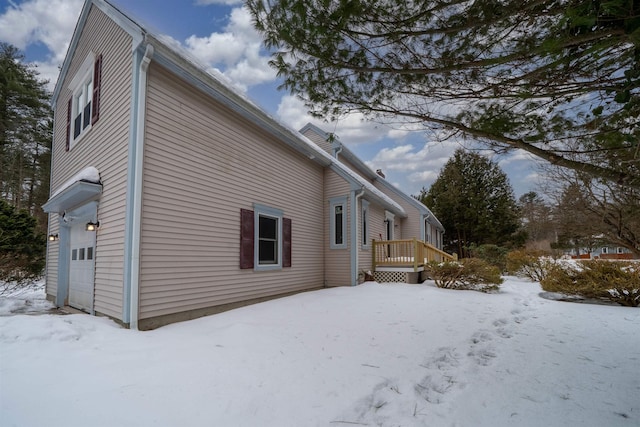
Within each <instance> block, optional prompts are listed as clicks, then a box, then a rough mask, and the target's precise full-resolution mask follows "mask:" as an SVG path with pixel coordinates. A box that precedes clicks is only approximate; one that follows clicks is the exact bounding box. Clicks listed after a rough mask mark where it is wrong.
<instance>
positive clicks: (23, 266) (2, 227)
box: [0, 199, 46, 293]
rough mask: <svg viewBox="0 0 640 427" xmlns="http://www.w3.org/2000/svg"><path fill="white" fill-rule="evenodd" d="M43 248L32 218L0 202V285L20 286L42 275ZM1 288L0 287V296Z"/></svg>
mask: <svg viewBox="0 0 640 427" xmlns="http://www.w3.org/2000/svg"><path fill="white" fill-rule="evenodd" d="M45 248H46V242H45V235H44V234H43V233H40V232H38V231H37V228H36V220H35V218H34V217H32V216H31V215H29V213H28V212H27V211H26V210H24V209H23V210H18V209H16V208H15V207H14V206H12V205H10V204H9V203H8V202H7V201H5V200H3V199H0V282H3V281H7V282H10V281H17V282H18V283H21V282H24V281H27V280H31V279H33V278H35V277H38V276H39V275H41V274H42V270H43V268H44V263H45V258H44V255H45ZM4 289H6V288H5V287H0V293H2V291H3V290H4Z"/></svg>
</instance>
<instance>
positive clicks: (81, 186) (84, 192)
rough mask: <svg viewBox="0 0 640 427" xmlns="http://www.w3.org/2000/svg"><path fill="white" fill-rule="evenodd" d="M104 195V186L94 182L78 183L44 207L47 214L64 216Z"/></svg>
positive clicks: (57, 195)
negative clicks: (66, 212)
mask: <svg viewBox="0 0 640 427" xmlns="http://www.w3.org/2000/svg"><path fill="white" fill-rule="evenodd" d="M101 193H102V184H96V183H94V182H87V181H76V182H74V183H73V184H71V185H70V186H68V187H67V188H65V189H64V190H62V191H60V192H59V193H57V194H55V195H54V196H53V197H51V198H50V199H49V200H48V201H47V203H45V204H44V205H42V209H43V210H44V211H45V212H46V213H59V214H62V213H64V212H65V211H67V210H70V209H73V208H75V207H77V206H80V205H82V204H84V203H87V202H89V201H92V200H96V199H98V198H99V197H100V194H101Z"/></svg>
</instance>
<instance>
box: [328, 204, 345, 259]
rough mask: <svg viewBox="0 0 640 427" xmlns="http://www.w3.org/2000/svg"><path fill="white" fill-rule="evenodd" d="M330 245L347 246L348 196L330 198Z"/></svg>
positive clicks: (332, 247) (339, 247) (336, 246)
mask: <svg viewBox="0 0 640 427" xmlns="http://www.w3.org/2000/svg"><path fill="white" fill-rule="evenodd" d="M329 218H330V224H329V229H330V230H329V232H330V237H329V239H330V240H329V247H330V248H331V249H346V248H347V238H346V233H347V198H346V197H334V198H332V199H330V200H329Z"/></svg>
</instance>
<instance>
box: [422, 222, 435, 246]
mask: <svg viewBox="0 0 640 427" xmlns="http://www.w3.org/2000/svg"><path fill="white" fill-rule="evenodd" d="M424 241H425V242H426V243H429V244H432V245H433V242H432V241H431V224H430V223H429V219H428V218H427V217H425V218H424ZM434 246H435V245H434Z"/></svg>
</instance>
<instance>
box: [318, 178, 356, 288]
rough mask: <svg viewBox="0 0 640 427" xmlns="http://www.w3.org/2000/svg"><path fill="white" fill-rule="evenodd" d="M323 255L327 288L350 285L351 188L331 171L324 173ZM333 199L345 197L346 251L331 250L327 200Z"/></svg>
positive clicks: (328, 204) (329, 217) (329, 216)
mask: <svg viewBox="0 0 640 427" xmlns="http://www.w3.org/2000/svg"><path fill="white" fill-rule="evenodd" d="M324 185H325V188H324V207H323V213H324V229H325V233H324V236H323V241H324V253H325V260H324V262H325V266H324V269H325V282H326V285H327V286H350V285H351V253H350V248H351V244H352V242H351V192H350V191H351V188H350V186H349V183H348V182H347V181H346V180H345V179H344V178H342V177H341V176H339V175H338V174H336V173H335V172H334V171H332V170H331V169H326V170H325V173H324ZM333 197H347V209H346V212H345V215H346V216H347V228H346V230H344V237H345V239H346V242H347V248H346V249H331V247H330V242H331V236H330V233H331V231H330V230H331V227H330V221H331V215H332V213H331V211H330V210H331V206H330V203H329V200H330V199H331V198H333Z"/></svg>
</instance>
